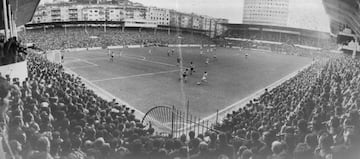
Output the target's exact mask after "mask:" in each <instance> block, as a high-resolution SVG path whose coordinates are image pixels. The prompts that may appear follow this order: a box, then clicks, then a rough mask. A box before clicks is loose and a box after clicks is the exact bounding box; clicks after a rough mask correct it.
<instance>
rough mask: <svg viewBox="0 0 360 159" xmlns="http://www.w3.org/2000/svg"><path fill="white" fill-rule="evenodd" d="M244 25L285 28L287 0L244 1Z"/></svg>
mask: <svg viewBox="0 0 360 159" xmlns="http://www.w3.org/2000/svg"><path fill="white" fill-rule="evenodd" d="M243 14H244V15H243V23H244V24H259V25H277V26H286V25H287V21H288V16H289V0H244V13H243Z"/></svg>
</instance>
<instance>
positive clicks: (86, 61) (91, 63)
mask: <svg viewBox="0 0 360 159" xmlns="http://www.w3.org/2000/svg"><path fill="white" fill-rule="evenodd" d="M79 60H80V61H83V62H85V63H87V64H90V65H94V66H99V65H97V64H96V63H93V62H90V61H88V60H82V59H79Z"/></svg>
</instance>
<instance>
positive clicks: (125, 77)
mask: <svg viewBox="0 0 360 159" xmlns="http://www.w3.org/2000/svg"><path fill="white" fill-rule="evenodd" d="M177 71H180V70H178V69H177V70H170V71H161V72H154V73H145V74H139V75H130V76H120V77H113V78H106V79H99V80H92V81H91V82H101V81H110V80H116V79H127V78H133V77H142V76H152V75H158V74H164V73H170V72H177Z"/></svg>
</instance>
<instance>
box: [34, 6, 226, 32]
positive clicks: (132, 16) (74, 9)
mask: <svg viewBox="0 0 360 159" xmlns="http://www.w3.org/2000/svg"><path fill="white" fill-rule="evenodd" d="M62 21H124V22H127V24H128V25H129V26H137V25H138V24H144V26H145V24H146V26H147V27H149V26H158V25H162V26H169V27H179V28H190V29H195V30H206V31H207V33H209V34H208V35H218V34H219V33H218V32H219V29H218V28H221V27H222V26H220V24H221V23H225V22H226V23H227V20H226V19H216V18H213V17H209V16H203V15H197V14H195V13H191V14H190V13H182V12H178V11H176V10H169V9H163V8H156V7H145V6H143V5H140V4H137V3H136V4H133V5H129V4H127V3H126V4H124V5H114V4H78V3H55V4H54V3H53V4H45V5H44V6H39V7H38V8H37V10H36V12H35V14H34V17H33V20H32V23H45V22H62ZM135 24H136V25H135ZM154 24H155V25H154ZM210 33H211V34H210Z"/></svg>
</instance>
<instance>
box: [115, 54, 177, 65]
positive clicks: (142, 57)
mask: <svg viewBox="0 0 360 159" xmlns="http://www.w3.org/2000/svg"><path fill="white" fill-rule="evenodd" d="M122 56H123V57H127V58H132V59H136V60H140V61H146V62H150V63H155V64H160V65H166V66H176V65H173V64H168V63H163V62H158V61H150V60H146V57H145V56H138V57H141V58H134V57H137V56H134V57H132V56H127V55H122Z"/></svg>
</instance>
